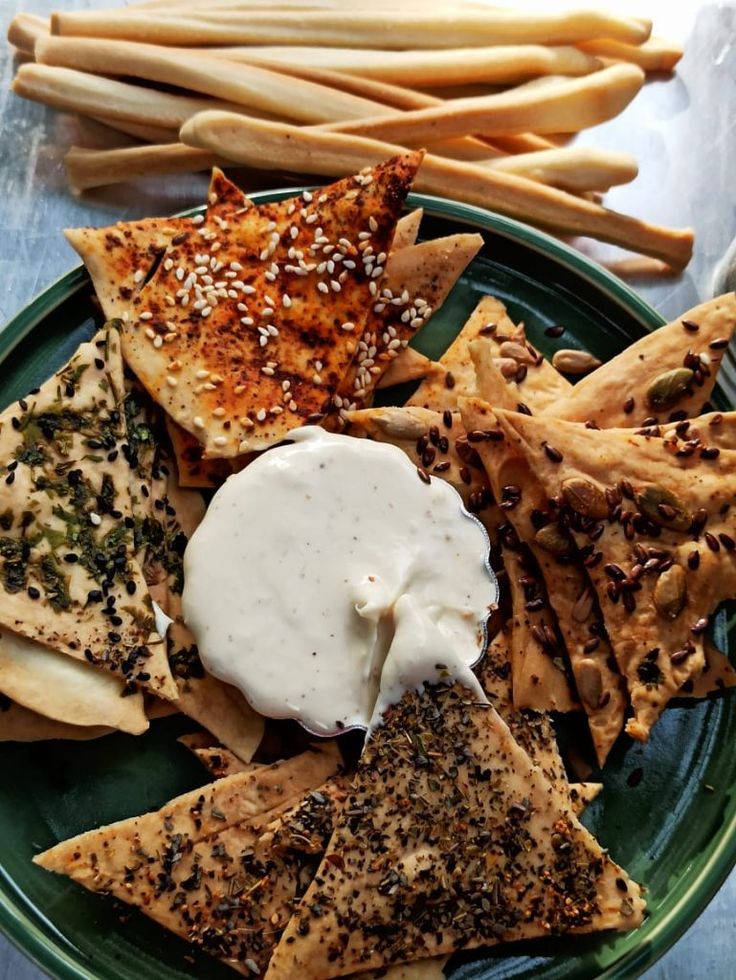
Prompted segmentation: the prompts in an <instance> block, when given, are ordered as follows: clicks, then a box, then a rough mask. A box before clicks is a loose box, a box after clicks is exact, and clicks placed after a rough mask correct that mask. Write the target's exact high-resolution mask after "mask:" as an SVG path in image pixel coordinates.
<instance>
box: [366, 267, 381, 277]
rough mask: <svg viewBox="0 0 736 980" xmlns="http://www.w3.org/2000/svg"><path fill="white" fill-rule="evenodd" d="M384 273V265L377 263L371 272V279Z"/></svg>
mask: <svg viewBox="0 0 736 980" xmlns="http://www.w3.org/2000/svg"><path fill="white" fill-rule="evenodd" d="M367 271H368V270H367V269H366V272H367ZM382 275H383V266H382V265H377V266H376V268H375V269H374V270H373V272H372V273H371V279H378V277H379V276H382Z"/></svg>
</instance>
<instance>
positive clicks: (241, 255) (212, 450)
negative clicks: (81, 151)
mask: <svg viewBox="0 0 736 980" xmlns="http://www.w3.org/2000/svg"><path fill="white" fill-rule="evenodd" d="M420 160H421V154H420V153H410V154H407V155H405V156H403V157H396V158H394V159H392V160H389V161H387V162H386V163H384V164H381V165H379V166H377V167H375V168H373V169H372V170H371V171H369V172H365V173H362V174H358V175H357V176H356V177H350V178H346V179H344V180H341V181H338V182H337V183H335V184H332V185H330V186H329V187H327V188H325V189H324V190H322V191H315V192H314V193H311V192H309V191H305V192H304V194H302V195H301V196H300V197H298V198H294V199H293V200H289V201H282V202H279V203H273V204H263V205H259V206H254V207H250V208H248V209H246V210H245V211H244V213H243V214H242V215H241V216H240V217H239V218H238V219H237V220H236V219H234V218H233V219H231V220H229V221H226V220H224V219H220V220H219V221H215V220H214V218H212V219H211V218H210V217H209V216H208V218H207V220H206V221H205V222H204V223H203V224H202V225H201V226H200V227H199V228H198V229H197V231H196V232H190V233H188V234H187V237H186V239H185V240H184V241H181V242H180V243H179V244H177V245H173V244H172V246H171V247H170V249H169V250H168V252H167V254H166V256H165V257H164V259H163V261H162V262H161V263H160V265H159V267H158V268H157V270H156V272H155V273H154V275H153V277H152V279H151V281H150V282H149V283H148V285H146V286H145V287H144V289H143V290H142V291H141V293H140V295H139V296H138V297H136V299H135V300H134V311H133V313H132V315H131V319H130V321H129V322H128V323H127V325H126V329H125V335H124V346H125V356H126V360H127V361H128V363H129V365H130V367H131V368H132V370H133V371H134V372H135V373H136V375H137V376H138V378H139V379H140V380H141V382H142V383H143V384H144V386H145V387H146V388H147V389H148V391H149V392H150V393H151V395H152V396H153V397H154V399H155V400H156V401H158V402H159V404H161V405H162V407H163V408H164V409H165V411H166V412H167V413H168V414H169V415H171V416H172V418H173V419H174V420H175V421H176V422H177V423H178V424H179V425H181V426H182V427H183V428H185V429H187V430H188V431H189V432H191V433H192V434H193V435H195V436H196V437H197V438H198V439H199V440H200V441H201V442H202V444H203V445H204V446H205V455H206V456H212V457H224V458H230V457H233V456H237V455H239V454H242V453H245V452H248V451H250V450H256V449H265V448H267V447H268V446H271V445H274V444H275V443H277V442H280V441H281V440H282V439H283V438H284V436H285V434H286V433H287V432H289V431H290V429H293V428H295V427H297V426H298V425H301V424H303V423H304V422H305V421H307V420H314V417H315V415H316V416H319V417H321V416H322V415H323V414H324V413H325V412H326V411H327V410H328V408H329V406H330V404H331V398H332V396H333V395H334V393H335V391H336V390H337V387H338V385H339V383H340V381H341V380H342V378H343V377H344V376H345V372H346V371H347V369H348V367H349V365H350V363H351V362H352V360H353V357H354V356H355V354H356V350H357V343H358V338H359V337H360V336H361V333H362V331H363V328H364V324H365V320H366V317H367V314H368V310H369V303H370V301H371V299H372V297H373V295H375V294H377V292H378V290H379V287H380V280H381V279H382V277H383V274H384V265H382V264H381V263H379V262H378V258H379V257H380V256H381V254H382V253H387V251H388V249H389V247H390V244H391V241H392V239H393V235H394V230H395V227H396V221H397V219H398V216H399V213H400V209H401V206H402V204H403V201H404V198H405V196H406V194H407V192H408V190H409V186H410V184H411V181H412V178H413V176H414V173H415V172H416V169H417V167H418V165H419V161H420ZM384 262H385V258H384ZM328 263H331V264H332V265H333V267H334V268H333V272H329V271H328Z"/></svg>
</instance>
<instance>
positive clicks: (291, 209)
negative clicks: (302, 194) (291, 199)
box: [286, 204, 296, 214]
mask: <svg viewBox="0 0 736 980" xmlns="http://www.w3.org/2000/svg"><path fill="white" fill-rule="evenodd" d="M295 211H296V204H290V205H289V206H288V208H287V209H286V213H287V214H293V213H294V212H295Z"/></svg>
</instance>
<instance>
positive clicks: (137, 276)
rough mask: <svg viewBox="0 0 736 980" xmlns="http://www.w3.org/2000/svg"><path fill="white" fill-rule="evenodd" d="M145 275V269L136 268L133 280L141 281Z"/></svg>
mask: <svg viewBox="0 0 736 980" xmlns="http://www.w3.org/2000/svg"><path fill="white" fill-rule="evenodd" d="M144 276H145V272H144V271H143V269H136V270H135V274H134V276H133V282H141V281H142V279H143V277H144Z"/></svg>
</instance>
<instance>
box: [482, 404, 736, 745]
mask: <svg viewBox="0 0 736 980" xmlns="http://www.w3.org/2000/svg"><path fill="white" fill-rule="evenodd" d="M496 415H497V418H498V421H499V424H500V426H501V428H502V430H503V431H504V433H505V436H506V438H507V439H508V440H509V441H510V442H511V443H512V444H513V445H514V446H515V447H517V448H518V450H519V452H521V453H522V454H523V455H524V456H525V458H526V460H527V462H528V464H529V466H530V468H531V469H532V470H533V471H534V472H535V474H536V476H537V477H538V479H539V480H540V481H541V483H542V484H543V486H544V490H545V493H546V494H547V501H548V502H547V506H546V507H545V509H544V510H543V511H540V515H541V516H540V526H541V524H542V521H545V522H547V524H557V525H558V527H559V529H560V530H566V529H567V527H569V529H570V531H571V533H572V536H573V537H574V539H575V541H576V543H577V546H578V549H579V551H580V553H581V554H582V555H583V556H584V558H585V559H586V569H587V572H588V576H589V577H590V580H591V582H592V584H593V586H594V588H595V591H596V594H597V596H598V600H599V603H600V607H601V610H602V613H603V619H604V623H605V625H606V632H607V633H608V636H609V639H610V641H611V646H612V648H613V651H614V654H615V657H616V661H617V663H618V666H619V669H620V671H621V673H622V674H623V675H624V677H625V678H626V681H627V686H628V690H629V697H630V699H631V703H632V706H633V709H634V718H632V719H630V720H629V722H628V723H627V725H626V731H627V732H628V733H629V734H630V735H631V736H632V737H634V738H637V739H639V740H642V741H644V740H646V738H647V735H648V732H649V730H650V728H651V726H652V725H653V724H654V722H655V721H656V719H657V717H658V715H659V714H660V712H661V711H662V709H663V708H664V706H665V705H666V703H667V701H668V700H669V699H670V698H671V697H674V696H675V694H676V693H677V691H678V690H679V689H680V688H681V687H682V685H683V684H685V682H686V681H688V680H690V679H691V678H695V677H697V676H698V674H699V673H700V672H701V671H702V669H703V666H704V654H703V633H704V632H705V629H706V628H707V625H708V617H709V615H710V614H711V613H712V612H713V611H714V610H715V609H716V607H717V606H718V605H719V604H720V602H721V601H723V600H724V599H727V598H733V597H734V595H736V554H735V553H734V552H736V542H735V541H734V539H733V537H732V536H731V530H732V529H731V527H730V522H729V519H728V510H729V508H730V506H731V504H732V502H733V499H734V494H736V453H735V452H733V451H729V450H724V451H722V452H720V453H719V454H718V455H717V456H715V457H713V456H712V455H711V454H708V453H707V452H706V454H705V455H702V454H701V453H700V452H699V453H693V454H692V455H686V456H682V455H680V456H678V455H676V454H675V455H673V454H671V453H670V452H668V449H667V447H666V445H665V444H664V441H663V440H659V439H648V438H647V437H646V436H638V435H635V434H631V433H623V432H617V431H605V430H603V431H595V430H591V429H588V428H586V427H584V426H580V425H577V424H575V423H569V422H561V421H560V420H558V419H544V418H530V417H528V416H524V415H519V414H516V413H511V412H503V411H501V410H499V411H498V412H497V413H496ZM599 515H600V516H599ZM601 529H602V530H601ZM549 533H552V532H549Z"/></svg>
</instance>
